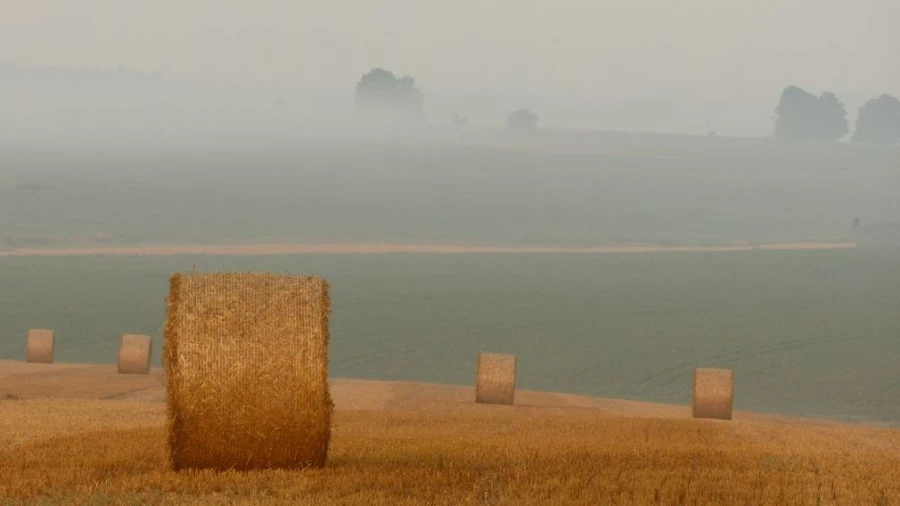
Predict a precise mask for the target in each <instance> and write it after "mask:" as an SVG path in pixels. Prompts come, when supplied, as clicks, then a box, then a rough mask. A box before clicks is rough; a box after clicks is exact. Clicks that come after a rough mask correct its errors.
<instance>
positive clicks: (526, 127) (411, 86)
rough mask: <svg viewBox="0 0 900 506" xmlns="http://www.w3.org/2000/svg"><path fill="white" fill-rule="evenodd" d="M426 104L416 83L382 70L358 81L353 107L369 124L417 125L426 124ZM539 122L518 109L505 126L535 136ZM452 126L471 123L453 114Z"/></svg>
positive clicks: (464, 125) (370, 73)
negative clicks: (532, 133)
mask: <svg viewBox="0 0 900 506" xmlns="http://www.w3.org/2000/svg"><path fill="white" fill-rule="evenodd" d="M424 101H425V95H424V94H423V93H422V92H421V91H419V90H418V89H417V88H416V86H415V79H413V78H412V77H409V76H405V77H397V76H396V75H394V73H393V72H391V71H389V70H386V69H383V68H380V67H379V68H375V69H372V70H370V71H369V72H367V73H365V74H363V76H362V77H361V78H360V79H359V82H358V83H357V84H356V95H355V104H354V105H355V107H356V112H357V114H358V115H359V116H360V117H361V118H363V119H364V120H365V121H366V122H368V123H370V124H376V125H418V124H422V123H424V122H425V111H424ZM537 120H538V116H537V114H535V113H533V112H531V111H529V110H527V109H518V110H516V111H513V112H511V113H509V115H508V116H507V118H506V125H507V128H508V129H509V130H510V131H512V132H533V131H535V130H537ZM451 122H452V124H453V126H455V127H457V128H465V127H466V126H467V125H468V123H469V119H468V118H467V117H465V116H460V115H459V114H454V115H453V118H452V120H451Z"/></svg>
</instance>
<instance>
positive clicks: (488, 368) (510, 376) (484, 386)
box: [475, 353, 516, 404]
mask: <svg viewBox="0 0 900 506" xmlns="http://www.w3.org/2000/svg"><path fill="white" fill-rule="evenodd" d="M515 395H516V357H515V355H501V354H497V353H481V354H479V355H478V372H477V376H476V380H475V402H478V403H482V404H513V403H514V401H515Z"/></svg>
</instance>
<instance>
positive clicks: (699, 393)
mask: <svg viewBox="0 0 900 506" xmlns="http://www.w3.org/2000/svg"><path fill="white" fill-rule="evenodd" d="M733 405H734V375H733V373H732V372H731V370H729V369H705V368H697V369H695V370H694V396H693V405H692V411H693V415H694V418H715V419H719V420H731V417H732V407H733Z"/></svg>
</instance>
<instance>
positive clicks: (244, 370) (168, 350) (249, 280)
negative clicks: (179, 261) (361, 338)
mask: <svg viewBox="0 0 900 506" xmlns="http://www.w3.org/2000/svg"><path fill="white" fill-rule="evenodd" d="M329 312H330V296H329V288H328V284H327V283H326V282H325V281H324V280H322V279H320V278H317V277H312V276H308V277H300V276H286V275H274V274H264V273H259V274H257V273H217V274H175V275H173V276H172V277H171V278H170V280H169V297H168V299H167V311H166V313H167V314H166V326H165V331H164V333H165V338H166V344H165V351H164V354H163V362H164V366H165V375H166V403H167V410H168V418H169V448H170V456H171V462H172V467H173V468H174V469H175V470H176V471H177V470H181V469H190V468H194V469H201V468H206V469H215V470H228V469H237V470H248V469H265V468H303V467H321V466H323V465H324V464H325V459H326V456H327V452H328V443H329V440H330V438H331V413H332V410H333V408H334V404H333V403H332V401H331V396H330V395H329V391H328V340H329V333H328V314H329Z"/></svg>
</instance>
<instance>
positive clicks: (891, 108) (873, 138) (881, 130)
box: [851, 95, 900, 144]
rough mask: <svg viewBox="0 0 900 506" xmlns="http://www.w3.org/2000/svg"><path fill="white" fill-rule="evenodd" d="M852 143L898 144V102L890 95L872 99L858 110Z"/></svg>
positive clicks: (899, 121)
mask: <svg viewBox="0 0 900 506" xmlns="http://www.w3.org/2000/svg"><path fill="white" fill-rule="evenodd" d="M851 140H852V141H853V142H869V143H872V144H895V143H897V142H900V100H898V99H897V98H896V97H892V96H891V95H881V96H880V97H878V98H873V99H871V100H869V101H868V102H866V103H865V105H863V106H862V107H860V108H859V117H857V119H856V131H855V132H853V138H852V139H851Z"/></svg>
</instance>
